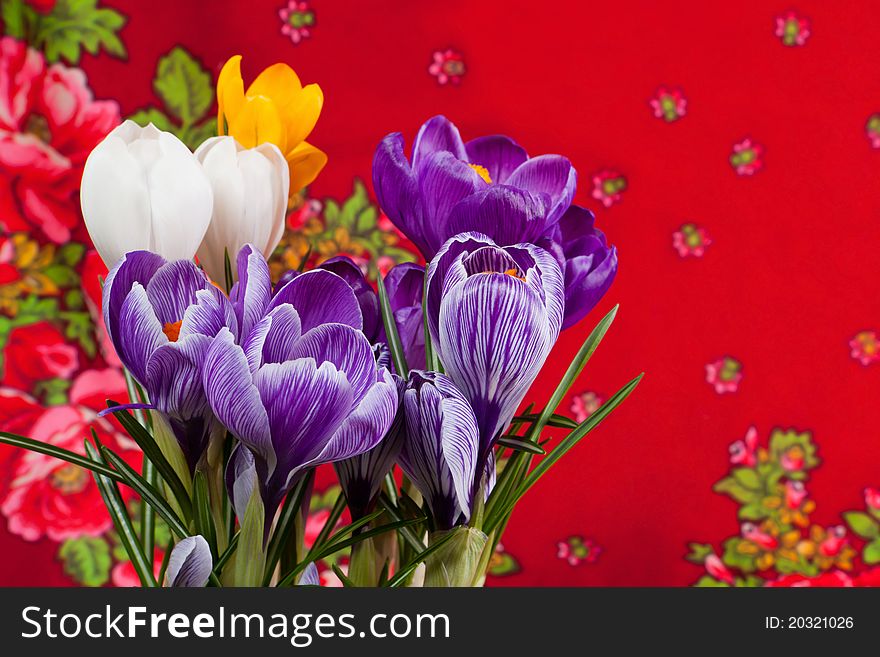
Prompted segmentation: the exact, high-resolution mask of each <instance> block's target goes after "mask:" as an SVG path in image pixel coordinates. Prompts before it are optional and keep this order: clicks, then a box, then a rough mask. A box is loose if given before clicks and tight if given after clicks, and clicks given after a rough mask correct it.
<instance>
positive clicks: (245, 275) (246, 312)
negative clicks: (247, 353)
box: [229, 244, 272, 339]
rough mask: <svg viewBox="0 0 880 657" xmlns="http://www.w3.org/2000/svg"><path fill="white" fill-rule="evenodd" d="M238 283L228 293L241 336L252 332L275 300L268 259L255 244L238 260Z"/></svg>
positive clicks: (244, 251) (242, 250) (245, 248)
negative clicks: (273, 298)
mask: <svg viewBox="0 0 880 657" xmlns="http://www.w3.org/2000/svg"><path fill="white" fill-rule="evenodd" d="M236 268H237V270H238V282H237V283H235V285H233V286H232V290H230V292H229V300H230V301H231V302H232V307H233V308H234V309H235V315H236V317H237V318H238V328H239V331H240V333H239V335H240V336H241V338H242V339H243V338H244V337H245V336H246V335H247V334H248V333H250V331H251V329H252V328H253V326H254V324H256V323H257V322H258V321H260V319H261V318H262V317H263V315H265V314H266V310H267V309H268V308H269V303H270V301H271V300H272V280H271V279H270V278H269V266H268V265H267V264H266V259H265V258H264V257H263V254H262V252H260V251H259V250H258V249H257V248H256V247H255V246H254V245H252V244H245V245H244V246H243V247H242V248H241V251H239V252H238V256H237V257H236Z"/></svg>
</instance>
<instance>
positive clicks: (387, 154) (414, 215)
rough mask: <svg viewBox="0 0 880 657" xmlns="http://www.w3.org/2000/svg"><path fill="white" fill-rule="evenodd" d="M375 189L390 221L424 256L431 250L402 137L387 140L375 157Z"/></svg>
mask: <svg viewBox="0 0 880 657" xmlns="http://www.w3.org/2000/svg"><path fill="white" fill-rule="evenodd" d="M373 189H374V190H376V197H377V198H378V200H379V205H380V206H382V210H383V211H384V212H385V214H386V215H387V216H388V218H389V219H390V220H391V221H392V222H393V223H394V225H395V226H397V227H398V228H399V229H400V230H401V231H403V234H404V235H406V236H407V237H408V238H409V239H410V240H412V242H413V243H414V244H415V245H416V247H418V249H419V251H421V252H422V253H425V252H427V250H428V249H429V248H430V247H429V244H428V241H427V239H426V237H425V235H426V229H427V228H428V227H427V226H425V217H424V211H423V209H422V200H421V196H420V194H419V183H418V177H417V176H416V174H415V172H414V171H413V170H412V168H411V166H410V163H409V160H407V159H406V155H405V154H404V152H403V135H401V134H400V133H399V132H395V133H392V134H390V135H388V136H387V137H385V138H384V139H383V140H382V141H381V142H379V145H378V146H377V147H376V153H375V155H374V156H373Z"/></svg>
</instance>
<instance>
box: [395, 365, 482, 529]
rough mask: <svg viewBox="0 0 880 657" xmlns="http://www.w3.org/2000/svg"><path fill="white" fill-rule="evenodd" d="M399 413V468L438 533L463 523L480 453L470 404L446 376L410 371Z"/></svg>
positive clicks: (471, 495) (466, 514) (473, 485)
mask: <svg viewBox="0 0 880 657" xmlns="http://www.w3.org/2000/svg"><path fill="white" fill-rule="evenodd" d="M403 413H404V431H405V438H404V443H403V447H402V449H401V452H400V456H399V458H398V462H399V463H400V466H401V468H403V471H404V472H405V473H406V475H407V476H408V477H409V478H410V479H411V480H412V481H413V483H414V484H415V485H416V487H417V488H418V489H419V491H420V492H421V493H422V495H423V496H424V498H425V501H426V502H427V504H428V508H430V509H431V514H432V516H433V518H434V522H435V524H436V525H437V528H438V529H449V528H451V527H454V526H455V525H458V524H462V523H465V522H467V521H468V520H469V518H470V514H471V505H472V502H473V494H474V488H475V483H476V482H475V478H476V472H477V462H478V457H479V451H480V445H479V442H480V438H479V430H478V428H477V423H476V418H475V417H474V413H473V411H472V410H471V407H470V405H469V404H468V402H467V400H466V399H465V397H464V395H463V394H462V393H461V391H459V390H458V388H457V387H456V386H455V384H454V383H453V382H452V381H451V380H450V379H449V378H447V377H446V376H444V375H442V374H438V373H435V372H423V371H417V370H413V371H412V372H410V377H409V380H408V382H407V387H406V390H405V392H404V393H403Z"/></svg>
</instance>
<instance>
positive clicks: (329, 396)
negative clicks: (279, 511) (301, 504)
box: [254, 358, 353, 514]
mask: <svg viewBox="0 0 880 657" xmlns="http://www.w3.org/2000/svg"><path fill="white" fill-rule="evenodd" d="M254 386H255V387H256V388H257V390H259V394H260V399H261V402H262V405H263V407H264V408H265V409H266V414H267V417H268V421H269V427H270V433H271V437H272V447H273V449H274V452H275V456H276V458H277V466H276V468H275V471H274V473H273V474H272V475H271V476H270V477H268V478H267V479H266V480H265V482H264V486H265V496H266V497H265V501H266V509H267V514H268V513H269V510H270V509H271V510H272V511H274V509H275V507H276V506H277V505H278V503H279V502H280V501H281V499H282V498H283V497H284V494H285V493H286V492H287V490H288V488H289V485H290V483H291V482H292V478H293V477H294V476H295V475H296V474H297V473H298V472H299V471H300V470H301V469H302V468H303V467H306V466H307V465H309V464H311V463H312V462H313V461H314V460H315V459H317V457H318V456H319V455H320V454H321V451H322V450H323V449H324V448H325V447H326V445H327V442H328V441H329V440H330V438H331V437H332V436H333V435H334V434H335V433H336V430H337V429H338V428H339V427H340V426H341V424H342V422H343V421H344V420H345V418H346V417H347V416H348V414H349V413H350V412H351V409H352V407H353V394H352V389H351V385H350V384H349V382H348V380H347V379H346V376H345V373H343V372H340V371H339V370H337V369H336V368H335V367H334V366H333V364H332V363H329V362H324V363H321V364H320V365H316V363H315V361H314V360H312V359H310V358H303V359H300V360H294V361H287V362H286V363H269V364H268V365H264V366H263V367H262V368H260V369H259V371H257V373H256V374H255V375H254ZM293 395H296V397H295V401H294V397H293ZM255 456H257V454H255Z"/></svg>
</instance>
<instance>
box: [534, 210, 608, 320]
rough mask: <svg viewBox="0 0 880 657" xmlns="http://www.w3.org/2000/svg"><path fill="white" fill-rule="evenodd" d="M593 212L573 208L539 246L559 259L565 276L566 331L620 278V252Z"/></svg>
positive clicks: (567, 211) (539, 242) (566, 212)
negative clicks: (603, 230) (618, 259)
mask: <svg viewBox="0 0 880 657" xmlns="http://www.w3.org/2000/svg"><path fill="white" fill-rule="evenodd" d="M594 222H595V216H594V215H593V213H592V212H590V211H589V210H586V209H584V208H582V207H580V206H577V205H572V206H570V207H569V208H568V210H566V211H565V214H564V215H562V219H560V221H559V223H558V224H557V225H556V226H554V227H553V228H552V229H551V230H550V231H549V233H548V236H547V237H545V238H543V239H541V240H539V241H538V244H539V245H541V246H543V247H545V248H546V249H547V250H548V251H550V252H551V253H552V254H554V255H555V256H556V259H557V261H558V262H559V264H560V266H561V267H562V271H563V273H564V274H565V318H564V320H563V322H562V328H563V329H566V328H568V327H569V326H573V325H574V324H576V323H577V322H578V321H580V320H581V319H582V318H583V317H584V316H585V315H586V314H587V313H588V312H590V310H592V309H593V307H595V305H596V304H597V303H599V300H600V299H601V298H602V297H603V296H604V295H605V293H606V292H607V291H608V288H609V287H611V283H612V282H614V277H615V276H616V275H617V249H616V248H615V247H613V246H608V242H607V241H606V239H605V235H604V234H603V233H602V231H600V230H598V229H597V228H595V226H594Z"/></svg>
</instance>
